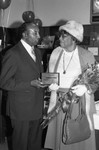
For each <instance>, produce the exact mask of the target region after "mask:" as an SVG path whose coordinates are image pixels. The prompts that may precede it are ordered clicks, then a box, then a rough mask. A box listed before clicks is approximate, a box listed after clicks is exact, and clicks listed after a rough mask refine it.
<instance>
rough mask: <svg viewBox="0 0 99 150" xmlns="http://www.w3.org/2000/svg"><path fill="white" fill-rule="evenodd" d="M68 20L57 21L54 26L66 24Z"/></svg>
mask: <svg viewBox="0 0 99 150" xmlns="http://www.w3.org/2000/svg"><path fill="white" fill-rule="evenodd" d="M67 21H68V20H65V19H61V20H59V21H57V22H56V24H55V26H62V25H64V24H66V22H67Z"/></svg>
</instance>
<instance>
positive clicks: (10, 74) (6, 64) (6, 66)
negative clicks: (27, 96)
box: [0, 50, 31, 91]
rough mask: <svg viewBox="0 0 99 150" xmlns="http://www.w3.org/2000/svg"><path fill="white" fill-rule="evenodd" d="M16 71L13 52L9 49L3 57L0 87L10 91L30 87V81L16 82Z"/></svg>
mask: <svg viewBox="0 0 99 150" xmlns="http://www.w3.org/2000/svg"><path fill="white" fill-rule="evenodd" d="M16 72H17V64H16V59H15V57H14V55H13V52H11V51H10V50H9V52H7V53H6V54H5V56H4V58H3V61H2V67H1V72H0V88H1V89H5V90H11V91H18V90H25V89H29V88H31V85H30V82H20V83H18V82H16V80H15V74H16Z"/></svg>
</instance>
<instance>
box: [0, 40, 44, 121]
mask: <svg viewBox="0 0 99 150" xmlns="http://www.w3.org/2000/svg"><path fill="white" fill-rule="evenodd" d="M35 53H36V59H37V61H36V63H35V62H34V60H33V59H32V58H31V56H30V55H29V54H28V52H27V51H26V50H25V48H24V46H23V45H22V43H21V42H19V43H18V44H17V45H15V46H14V47H13V48H11V49H10V50H8V51H7V52H6V54H5V56H4V58H3V62H2V69H1V75H0V87H1V88H2V89H5V90H7V91H8V99H7V114H8V115H10V117H11V118H12V119H17V120H35V119H39V118H41V117H42V109H43V89H41V88H36V87H33V86H31V84H30V82H31V81H32V80H34V79H38V78H39V77H40V74H41V72H42V71H43V67H42V63H41V55H40V51H39V50H38V49H37V48H35Z"/></svg>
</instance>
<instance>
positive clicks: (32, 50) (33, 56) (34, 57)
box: [31, 47, 36, 61]
mask: <svg viewBox="0 0 99 150" xmlns="http://www.w3.org/2000/svg"><path fill="white" fill-rule="evenodd" d="M31 53H32V58H33V59H34V61H36V55H35V52H34V47H31Z"/></svg>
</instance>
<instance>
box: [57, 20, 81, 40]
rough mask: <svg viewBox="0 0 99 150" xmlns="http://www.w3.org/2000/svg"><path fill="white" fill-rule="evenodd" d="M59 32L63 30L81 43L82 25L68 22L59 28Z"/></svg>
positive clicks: (71, 21)
mask: <svg viewBox="0 0 99 150" xmlns="http://www.w3.org/2000/svg"><path fill="white" fill-rule="evenodd" d="M59 30H65V31H66V32H68V33H69V34H71V35H72V36H74V37H75V38H76V39H77V40H78V41H80V42H82V41H83V32H84V29H83V25H82V24H80V23H78V22H76V21H73V20H70V21H68V22H67V23H66V24H65V25H63V26H60V27H59Z"/></svg>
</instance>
